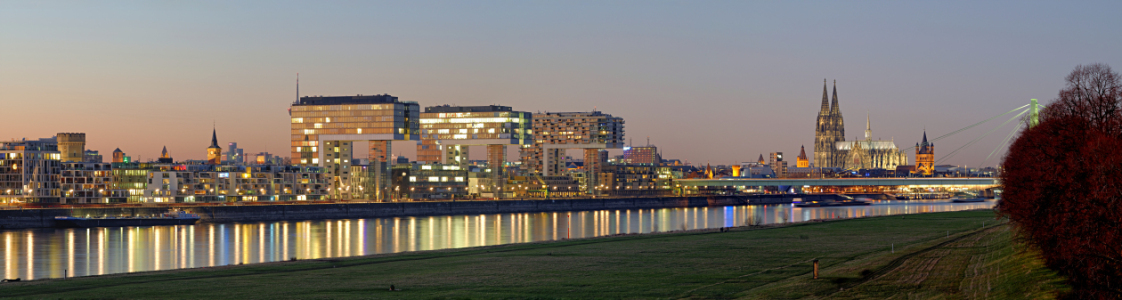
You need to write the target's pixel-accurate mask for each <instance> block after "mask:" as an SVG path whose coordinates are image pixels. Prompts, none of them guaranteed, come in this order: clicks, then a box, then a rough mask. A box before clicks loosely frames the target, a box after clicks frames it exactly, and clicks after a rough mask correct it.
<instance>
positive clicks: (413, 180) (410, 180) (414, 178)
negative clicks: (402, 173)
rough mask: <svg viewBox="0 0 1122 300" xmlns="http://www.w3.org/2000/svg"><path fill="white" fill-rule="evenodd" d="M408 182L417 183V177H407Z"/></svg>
mask: <svg viewBox="0 0 1122 300" xmlns="http://www.w3.org/2000/svg"><path fill="white" fill-rule="evenodd" d="M409 182H417V176H409Z"/></svg>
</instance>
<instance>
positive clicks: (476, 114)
mask: <svg viewBox="0 0 1122 300" xmlns="http://www.w3.org/2000/svg"><path fill="white" fill-rule="evenodd" d="M488 117H503V118H505V117H515V118H529V117H530V113H526V112H509V111H508V112H498V111H493V112H455V113H421V118H425V119H435V118H442V119H443V118H488Z"/></svg>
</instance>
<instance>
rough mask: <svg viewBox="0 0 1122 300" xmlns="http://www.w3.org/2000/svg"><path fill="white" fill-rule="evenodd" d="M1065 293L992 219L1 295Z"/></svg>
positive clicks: (193, 272)
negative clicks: (816, 271) (816, 269)
mask: <svg viewBox="0 0 1122 300" xmlns="http://www.w3.org/2000/svg"><path fill="white" fill-rule="evenodd" d="M983 222H986V224H987V226H986V228H984V229H983V227H982V223H983ZM893 248H894V249H895V252H893ZM816 258H817V259H819V264H820V265H819V266H820V279H812V278H811V277H812V276H811V273H812V263H811V261H812V260H814V259H816ZM390 285H394V286H395V287H397V288H398V289H399V291H389V287H390ZM1064 288H1065V287H1064V286H1063V284H1062V281H1061V279H1060V278H1059V277H1058V276H1056V275H1055V274H1054V273H1052V272H1051V271H1049V270H1047V269H1045V268H1043V266H1042V265H1041V263H1040V261H1039V259H1037V258H1036V256H1035V255H1033V254H1032V253H1031V252H1026V251H1025V250H1024V249H1023V248H1021V247H1020V246H1019V244H1016V243H1014V242H1012V236H1011V233H1010V227H1009V226H1008V225H1006V224H1004V223H1001V222H998V221H996V220H995V219H994V214H993V212H990V211H975V212H953V213H935V214H923V215H909V216H904V217H901V216H894V217H877V218H865V219H853V220H841V221H831V222H811V223H803V224H794V225H789V226H782V227H762V228H749V227H744V228H736V229H733V230H732V231H731V232H724V233H722V232H718V231H716V230H710V231H693V232H680V233H666V234H649V235H628V236H614V237H604V238H593V239H582V240H571V241H562V242H548V243H533V244H516V245H505V246H495V247H484V248H471V249H459V250H443V251H428V252H412V253H400V254H391V255H376V256H367V257H357V258H347V259H331V260H307V261H297V262H283V263H269V264H259V265H247V266H230V267H216V268H203V269H190V270H175V271H161V272H148V273H138V274H120V275H107V276H95V277H83V278H71V279H67V280H41V281H31V282H22V283H5V284H0V297H17V298H190V299H200V298H239V299H245V298H254V299H278V298H301V299H304V298H322V299H326V298H418V299H467V298H487V299H491V298H518V299H525V298H539V299H555V298H576V299H586V298H718V299H730V298H742V299H805V298H831V299H834V298H837V299H850V298H894V299H915V298H923V299H928V298H949V299H958V298H969V299H974V298H991V299H1002V298H1006V299H1008V298H1012V299H1023V298H1051V297H1052V295H1054V293H1056V292H1057V291H1061V290H1063V289H1064Z"/></svg>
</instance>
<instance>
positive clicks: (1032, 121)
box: [1028, 99, 1040, 128]
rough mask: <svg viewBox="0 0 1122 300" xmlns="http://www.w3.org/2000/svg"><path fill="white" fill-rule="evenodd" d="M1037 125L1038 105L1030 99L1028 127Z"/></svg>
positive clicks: (1038, 118) (1038, 117)
mask: <svg viewBox="0 0 1122 300" xmlns="http://www.w3.org/2000/svg"><path fill="white" fill-rule="evenodd" d="M1038 124H1040V104H1039V103H1037V102H1036V99H1032V100H1030V101H1029V120H1028V127H1029V128H1033V127H1036V125H1038Z"/></svg>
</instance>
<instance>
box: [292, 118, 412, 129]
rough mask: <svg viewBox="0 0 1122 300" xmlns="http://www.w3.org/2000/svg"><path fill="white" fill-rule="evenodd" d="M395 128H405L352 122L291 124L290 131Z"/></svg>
mask: <svg viewBox="0 0 1122 300" xmlns="http://www.w3.org/2000/svg"><path fill="white" fill-rule="evenodd" d="M391 121H392V120H391ZM396 127H405V126H404V123H401V122H354V123H342V122H332V123H303V124H292V130H300V129H313V128H368V129H371V130H373V129H375V128H396Z"/></svg>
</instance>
